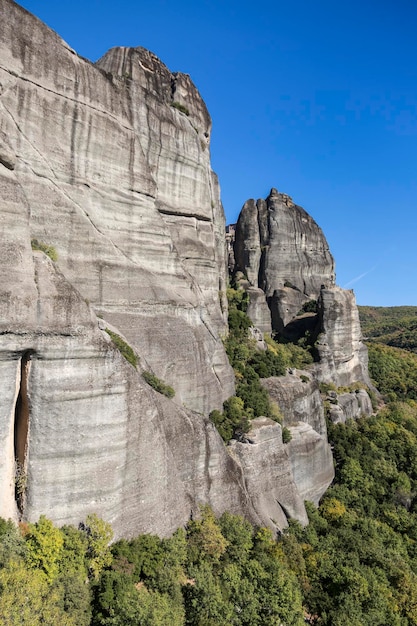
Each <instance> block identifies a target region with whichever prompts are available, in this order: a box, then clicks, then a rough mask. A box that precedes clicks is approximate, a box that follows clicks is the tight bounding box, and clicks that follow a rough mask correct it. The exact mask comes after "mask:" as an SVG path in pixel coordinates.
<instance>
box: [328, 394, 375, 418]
mask: <svg viewBox="0 0 417 626" xmlns="http://www.w3.org/2000/svg"><path fill="white" fill-rule="evenodd" d="M330 400H331V402H330V408H329V417H330V419H331V420H332V422H334V423H335V424H339V423H342V424H344V423H345V422H346V420H348V419H359V418H360V417H363V416H364V415H365V416H366V415H372V413H373V408H372V402H371V400H370V398H369V395H368V394H367V393H366V391H365V390H364V389H357V390H356V391H351V392H349V393H336V392H334V393H333V394H332V397H331V398H330Z"/></svg>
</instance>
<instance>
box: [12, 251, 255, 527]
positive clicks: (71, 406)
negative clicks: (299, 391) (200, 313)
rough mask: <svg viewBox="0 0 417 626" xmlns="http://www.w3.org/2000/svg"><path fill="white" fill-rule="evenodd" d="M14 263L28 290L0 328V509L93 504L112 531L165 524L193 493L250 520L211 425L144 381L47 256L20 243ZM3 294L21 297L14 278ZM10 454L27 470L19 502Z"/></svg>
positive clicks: (71, 518) (178, 519) (235, 469)
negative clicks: (16, 316) (23, 309)
mask: <svg viewBox="0 0 417 626" xmlns="http://www.w3.org/2000/svg"><path fill="white" fill-rule="evenodd" d="M22 264H23V265H24V267H25V269H26V276H27V284H26V286H25V288H27V287H28V284H29V283H30V279H31V281H32V292H35V297H33V298H31V299H30V300H26V302H25V303H26V306H27V318H26V326H25V330H24V332H22V331H21V330H18V329H13V328H11V327H6V325H5V324H4V322H3V323H2V327H1V331H2V342H1V348H2V349H1V357H2V360H1V375H2V384H3V390H4V393H3V394H2V402H1V405H0V410H1V415H0V428H1V430H0V437H1V443H2V450H3V454H2V463H1V466H0V471H1V473H0V480H1V485H2V490H1V494H2V499H1V507H0V509H1V510H0V514H1V515H2V516H6V517H13V518H15V517H16V516H17V514H18V511H17V506H19V505H20V506H21V509H22V510H21V511H20V513H21V514H24V517H25V518H27V519H37V518H38V517H39V515H40V514H42V513H45V512H46V513H47V514H48V515H49V516H50V517H51V518H52V519H53V520H54V521H55V522H57V523H78V522H79V521H80V520H81V519H85V517H86V515H87V514H88V513H89V512H96V513H98V514H99V515H101V516H102V517H104V518H105V519H107V520H108V521H110V522H111V523H112V524H113V527H114V529H115V532H116V534H117V535H121V534H123V535H133V534H137V533H138V532H150V531H152V532H157V533H158V534H160V535H166V534H167V533H170V532H172V531H173V530H174V529H175V528H177V527H178V526H179V525H181V524H183V523H184V522H185V521H186V520H187V519H188V518H189V515H190V513H191V512H192V511H193V510H196V508H197V505H198V503H199V502H208V503H210V504H211V505H212V506H213V508H214V510H217V511H222V510H226V509H230V510H234V511H235V512H241V513H242V512H244V513H245V514H246V515H247V516H248V517H249V518H251V519H257V518H256V516H255V515H254V513H253V510H252V508H251V506H250V504H249V502H248V499H247V494H246V490H245V487H244V485H243V477H242V473H241V468H240V467H239V466H237V465H236V463H234V462H233V460H232V459H231V458H230V456H229V455H228V454H227V451H226V448H225V447H224V445H223V442H222V441H221V439H220V437H219V435H218V433H217V431H216V430H215V428H214V426H213V424H211V423H210V422H209V421H208V420H207V419H204V418H202V417H201V416H200V415H197V414H195V413H193V412H191V411H187V410H186V409H183V408H180V407H178V406H176V405H175V404H174V403H173V402H171V401H170V400H168V399H166V398H164V397H163V396H161V395H160V394H157V393H156V392H155V391H153V389H151V387H149V385H147V384H146V383H145V381H144V380H143V379H142V377H141V375H140V372H137V371H136V370H135V369H134V368H133V366H131V365H129V364H128V363H127V362H126V361H125V360H124V358H123V357H122V356H121V354H120V352H119V351H118V349H117V348H116V347H115V346H114V345H113V343H112V342H111V340H110V338H109V336H108V334H107V333H106V332H104V331H100V330H99V325H98V320H97V318H96V317H95V315H94V313H93V312H92V310H91V308H90V307H89V306H88V305H87V304H86V302H85V301H84V299H83V298H82V297H81V295H80V294H79V293H78V292H77V291H76V290H75V289H74V288H73V287H72V286H71V285H70V284H69V283H68V281H66V280H65V278H64V276H63V275H62V274H61V273H60V272H59V271H58V269H57V268H56V266H55V265H54V264H53V263H52V262H51V261H50V260H49V259H48V258H47V257H46V255H44V254H43V253H42V252H34V255H33V261H32V251H31V250H30V249H29V250H26V251H22ZM2 295H3V294H2ZM12 297H13V302H14V303H18V302H19V300H20V299H22V298H24V297H25V294H24V293H22V291H21V289H20V285H19V284H17V285H16V286H15V289H14V293H13V294H12ZM1 300H2V301H3V298H1ZM25 362H27V363H28V367H27V368H26V370H25V371H24V369H23V368H22V367H21V365H22V364H24V363H25ZM22 393H23V394H24V395H27V400H28V403H27V404H28V405H29V406H30V410H29V411H28V412H27V413H26V414H25V411H24V410H22V402H19V397H21V396H22ZM27 422H28V423H27ZM25 423H26V426H28V427H25ZM174 441H175V445H172V444H173V442H174ZM19 451H20V452H19ZM15 457H18V458H17V461H18V462H19V463H20V464H21V466H22V467H23V470H24V475H25V476H26V477H27V489H26V490H25V494H24V501H22V500H21V501H20V502H19V501H18V502H16V500H15V481H14V478H15V476H14V463H15Z"/></svg>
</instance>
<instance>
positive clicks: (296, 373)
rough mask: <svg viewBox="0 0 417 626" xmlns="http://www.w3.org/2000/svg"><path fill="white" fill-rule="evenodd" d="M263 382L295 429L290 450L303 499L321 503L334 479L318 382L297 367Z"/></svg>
mask: <svg viewBox="0 0 417 626" xmlns="http://www.w3.org/2000/svg"><path fill="white" fill-rule="evenodd" d="M262 384H263V386H264V387H265V388H266V389H267V390H268V393H269V395H270V397H271V398H272V400H274V401H275V402H276V403H277V405H278V406H279V408H280V410H281V413H282V415H283V424H284V426H287V427H288V428H289V429H290V432H291V436H292V439H291V441H290V442H289V443H288V444H287V448H286V449H287V454H288V458H289V461H290V465H291V469H292V475H293V479H294V483H295V484H296V485H297V492H298V494H299V495H300V498H301V500H302V501H304V500H310V501H311V502H314V503H316V504H317V503H318V502H319V500H320V498H321V497H322V495H323V494H324V492H325V491H326V489H327V488H328V487H329V485H330V483H331V482H332V480H333V478H334V467H333V457H332V453H331V449H330V445H329V443H328V440H327V429H326V420H325V418H324V407H323V402H322V399H321V395H320V391H319V387H318V383H317V381H316V380H315V379H314V378H313V376H312V375H311V373H310V372H307V371H302V370H295V369H294V370H291V373H288V374H287V375H286V376H280V377H274V378H266V379H265V380H263V381H262Z"/></svg>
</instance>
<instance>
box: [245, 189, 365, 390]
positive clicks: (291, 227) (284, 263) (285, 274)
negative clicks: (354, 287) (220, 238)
mask: <svg viewBox="0 0 417 626" xmlns="http://www.w3.org/2000/svg"><path fill="white" fill-rule="evenodd" d="M234 258H235V266H234V272H235V275H237V276H238V277H239V275H240V280H241V283H242V285H243V286H244V288H245V289H246V290H247V292H248V294H249V298H250V303H249V308H248V315H249V317H251V319H252V320H253V323H254V324H255V326H257V327H259V328H260V329H261V330H262V331H263V332H271V331H274V332H275V333H276V334H278V335H279V336H281V337H283V338H284V339H290V340H297V339H299V338H301V337H302V336H305V335H306V333H307V334H308V336H309V337H310V340H311V341H314V342H315V346H316V350H317V352H318V356H319V359H318V361H319V364H318V365H317V367H316V376H317V378H318V379H319V380H321V381H322V382H331V383H334V384H335V385H336V386H349V385H351V384H352V383H354V382H358V381H360V382H363V383H364V384H366V385H370V380H369V376H368V358H367V350H366V347H365V345H364V344H363V343H362V333H361V328H360V323H359V313H358V309H357V307H356V301H355V296H354V294H353V291H351V290H349V291H346V290H343V289H341V288H340V287H337V286H336V284H335V271H334V261H333V257H332V255H331V254H330V250H329V246H328V243H327V241H326V238H325V236H324V234H323V232H322V230H321V228H320V227H319V226H318V225H317V224H316V222H315V221H314V220H313V218H312V217H311V216H310V215H308V213H306V211H305V210H304V209H303V208H302V207H300V206H298V205H296V204H295V203H294V202H293V201H292V199H291V198H290V197H289V196H288V195H286V194H283V193H279V192H278V191H277V190H276V189H272V190H271V192H270V194H269V196H268V197H267V199H266V200H262V199H261V200H258V201H256V202H255V200H248V201H247V202H246V203H245V204H244V206H243V208H242V211H241V213H240V215H239V219H238V222H237V225H236V233H235V243H234ZM308 305H313V306H312V307H311V306H310V307H309V306H308ZM303 307H304V308H303ZM310 309H314V310H315V313H310V312H309V311H310Z"/></svg>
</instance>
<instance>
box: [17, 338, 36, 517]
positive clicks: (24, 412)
mask: <svg viewBox="0 0 417 626" xmlns="http://www.w3.org/2000/svg"><path fill="white" fill-rule="evenodd" d="M32 354H33V352H32V351H30V350H28V351H26V352H25V353H24V354H23V355H22V359H21V362H20V383H19V382H18V385H19V393H18V395H17V400H16V406H15V411H14V458H15V500H16V505H17V509H18V511H19V515H20V516H23V512H24V508H25V503H26V487H27V461H28V438H29V418H30V410H29V394H28V386H29V385H28V382H29V372H30V361H31V357H32Z"/></svg>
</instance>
